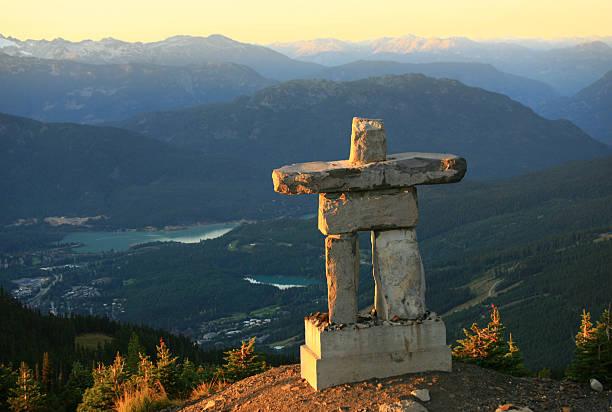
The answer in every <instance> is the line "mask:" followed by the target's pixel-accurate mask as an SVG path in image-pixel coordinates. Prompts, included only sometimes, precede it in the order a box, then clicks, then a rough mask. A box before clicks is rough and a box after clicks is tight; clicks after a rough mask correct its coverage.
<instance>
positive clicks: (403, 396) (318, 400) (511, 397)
mask: <svg viewBox="0 0 612 412" xmlns="http://www.w3.org/2000/svg"><path fill="white" fill-rule="evenodd" d="M419 390H420V391H419ZM416 391H419V392H416ZM413 393H414V395H413ZM415 395H418V396H420V398H419V397H417V396H415ZM427 397H429V398H430V399H429V400H426V399H427ZM610 408H612V391H610V390H609V389H608V390H606V391H604V392H594V391H592V390H591V389H589V388H588V387H587V386H586V385H578V384H573V383H567V382H556V381H551V380H538V379H533V378H517V377H513V376H509V375H503V374H500V373H497V372H494V371H491V370H488V369H482V368H479V367H477V366H473V365H466V364H462V363H455V364H454V365H453V371H452V372H450V373H445V372H429V373H417V374H410V375H402V376H397V377H393V378H386V379H371V380H368V381H364V382H356V383H351V384H346V385H340V386H336V387H332V388H327V389H324V390H322V391H319V392H317V391H315V390H313V389H312V388H311V387H310V385H309V384H308V383H307V382H305V381H304V380H302V379H301V378H300V367H299V365H291V366H283V367H280V368H274V369H271V370H269V371H267V372H265V373H262V374H260V375H255V376H251V377H249V378H246V379H244V380H242V381H239V382H237V383H235V384H233V385H230V386H229V387H227V388H225V389H224V390H222V391H220V392H218V393H216V394H213V395H211V396H209V397H206V398H203V399H200V400H198V401H196V402H192V403H190V404H186V405H184V406H182V407H177V408H172V409H170V410H168V411H183V412H200V411H229V410H231V411H245V412H246V411H268V410H269V411H304V412H306V411H308V412H310V411H322V412H323V411H325V412H327V411H364V412H365V411H372V412H376V411H381V412H383V411H412V412H427V411H430V412H448V411H457V412H459V411H465V412H474V411H496V412H497V411H499V412H502V411H515V412H519V411H522V412H529V411H562V412H572V411H573V412H578V411H580V412H603V411H608V410H609V409H610Z"/></svg>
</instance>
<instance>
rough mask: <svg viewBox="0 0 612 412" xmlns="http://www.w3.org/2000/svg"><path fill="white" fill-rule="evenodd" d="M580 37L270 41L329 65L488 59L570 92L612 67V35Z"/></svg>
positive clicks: (281, 48)
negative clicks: (554, 38)
mask: <svg viewBox="0 0 612 412" xmlns="http://www.w3.org/2000/svg"><path fill="white" fill-rule="evenodd" d="M579 40H581V39H577V38H576V39H560V40H558V41H557V42H555V41H554V40H551V41H546V40H541V39H519V40H514V39H496V40H487V41H475V40H471V39H468V38H465V37H449V38H435V37H432V38H426V37H419V36H414V35H407V36H402V37H384V38H379V39H373V40H365V41H361V42H349V41H342V40H337V39H315V40H302V41H298V42H287V43H272V44H269V45H268V46H269V47H270V48H272V49H274V50H276V51H278V52H280V53H283V54H286V55H287V56H289V57H292V58H295V59H299V60H303V61H308V62H313V63H319V64H323V65H327V66H334V65H340V64H346V63H349V62H353V61H355V60H389V61H395V62H400V63H432V62H470V63H488V64H492V65H493V66H495V67H496V68H497V69H499V70H502V71H504V72H507V73H511V74H515V75H519V76H524V77H529V78H532V79H535V80H540V81H543V82H546V83H548V84H550V85H552V86H553V87H554V88H555V89H556V90H557V91H558V92H560V93H562V94H565V95H571V94H574V93H576V92H577V91H578V90H580V89H581V88H583V87H585V86H587V85H588V84H590V83H592V82H594V81H596V80H597V79H598V78H600V77H601V76H603V74H604V73H606V72H607V71H608V70H610V68H611V67H612V47H610V44H612V37H599V38H593V39H590V38H589V39H587V40H589V41H587V42H583V43H580V42H579ZM527 46H533V47H527Z"/></svg>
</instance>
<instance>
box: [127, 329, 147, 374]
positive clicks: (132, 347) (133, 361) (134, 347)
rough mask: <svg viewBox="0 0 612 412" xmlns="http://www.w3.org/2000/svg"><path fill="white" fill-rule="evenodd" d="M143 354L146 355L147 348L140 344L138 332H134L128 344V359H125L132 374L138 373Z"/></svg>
mask: <svg viewBox="0 0 612 412" xmlns="http://www.w3.org/2000/svg"><path fill="white" fill-rule="evenodd" d="M141 353H145V348H144V347H143V346H142V345H141V344H140V342H139V340H138V335H137V334H136V332H132V336H131V337H130V342H129V343H128V352H127V357H126V359H125V363H126V366H127V368H128V370H129V371H130V373H132V374H135V373H137V372H138V364H139V363H140V354H141Z"/></svg>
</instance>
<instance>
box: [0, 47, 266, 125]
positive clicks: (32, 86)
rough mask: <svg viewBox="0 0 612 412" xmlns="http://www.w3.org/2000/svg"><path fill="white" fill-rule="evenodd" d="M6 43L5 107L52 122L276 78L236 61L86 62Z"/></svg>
mask: <svg viewBox="0 0 612 412" xmlns="http://www.w3.org/2000/svg"><path fill="white" fill-rule="evenodd" d="M2 50H3V49H0V90H2V93H1V94H0V112H4V113H10V114H14V115H18V116H25V117H31V118H34V119H37V120H41V121H48V122H67V121H70V122H78V123H100V122H108V121H111V120H119V119H123V118H125V117H127V116H131V115H134V114H136V113H139V112H144V111H151V110H170V109H182V108H185V107H190V106H194V105H196V104H202V103H209V102H218V101H230V100H233V99H234V98H235V97H237V96H240V95H244V94H251V93H253V92H254V91H255V90H259V89H262V88H264V87H267V86H271V85H272V84H274V83H275V82H274V81H271V80H268V79H265V78H263V77H262V76H261V75H259V74H258V73H256V72H255V71H254V70H253V69H251V68H249V67H247V66H242V65H238V64H234V63H198V64H191V65H189V66H184V67H177V66H159V65H153V64H149V63H134V64H128V63H126V64H99V65H94V64H85V63H78V62H75V61H72V60H49V59H39V58H34V57H15V56H9V55H7V54H3V53H1V51H2Z"/></svg>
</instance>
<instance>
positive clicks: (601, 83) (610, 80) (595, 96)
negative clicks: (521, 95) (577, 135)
mask: <svg viewBox="0 0 612 412" xmlns="http://www.w3.org/2000/svg"><path fill="white" fill-rule="evenodd" d="M540 112H541V114H542V115H543V116H545V117H548V118H551V119H569V120H571V121H572V122H574V123H576V124H577V125H578V126H580V127H581V128H582V129H583V130H584V131H586V132H587V133H589V134H590V135H591V136H593V137H594V138H596V139H598V140H600V141H602V142H604V143H606V144H608V145H609V146H612V70H610V71H609V72H608V73H606V74H605V75H604V76H603V77H602V78H601V79H599V80H597V81H596V82H595V83H593V84H592V85H590V86H588V87H586V88H584V89H582V90H581V91H580V92H578V93H577V94H576V95H575V96H573V97H565V98H560V99H556V100H553V101H550V102H548V103H547V104H546V105H544V106H543V107H542V108H541V110H540Z"/></svg>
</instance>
